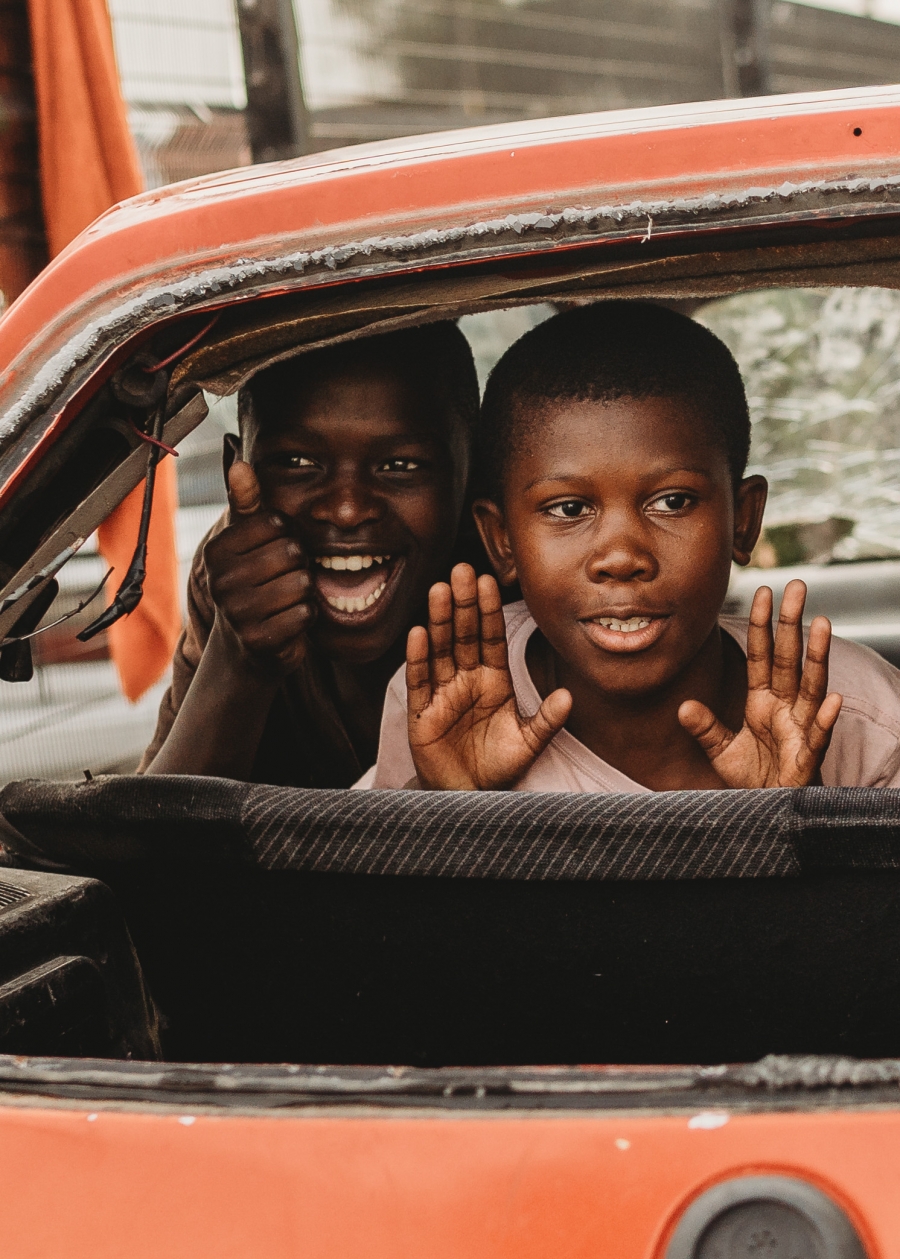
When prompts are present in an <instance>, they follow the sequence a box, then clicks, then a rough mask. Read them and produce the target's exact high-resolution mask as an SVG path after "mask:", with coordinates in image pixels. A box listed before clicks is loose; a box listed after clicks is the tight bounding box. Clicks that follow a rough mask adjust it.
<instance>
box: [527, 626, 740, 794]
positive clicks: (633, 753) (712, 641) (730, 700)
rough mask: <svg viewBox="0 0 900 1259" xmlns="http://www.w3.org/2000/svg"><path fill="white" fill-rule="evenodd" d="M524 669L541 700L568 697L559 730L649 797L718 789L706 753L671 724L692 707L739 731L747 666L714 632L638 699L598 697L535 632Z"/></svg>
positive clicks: (731, 642) (731, 643) (735, 649)
mask: <svg viewBox="0 0 900 1259" xmlns="http://www.w3.org/2000/svg"><path fill="white" fill-rule="evenodd" d="M526 662H527V665H528V671H529V673H530V674H531V676H532V679H533V681H534V683H535V685H536V687H537V689H538V691H539V692H540V694H541V697H542V698H545V697H546V696H547V695H549V694H550V692H551V691H553V690H554V689H555V688H556V687H558V686H564V687H566V689H567V690H568V691H570V692H571V695H572V700H573V703H572V712H571V714H570V716H569V720H568V721H567V722H566V729H567V730H568V731H569V733H570V734H572V735H574V736H575V738H576V739H578V740H579V742H581V743H583V744H584V745H585V747H587V748H589V749H590V750H591V751H592V752H593V753H594V754H595V755H596V756H599V757H600V758H601V760H604V761H606V763H607V764H608V765H611V766H612V767H613V768H614V769H617V770H618V771H619V772H620V773H622V774H625V775H626V776H627V777H628V778H631V779H633V780H634V781H635V782H637V783H640V784H641V785H642V786H644V787H649V788H650V789H651V790H652V791H675V790H682V789H687V788H714V787H722V786H724V784H723V783H722V781H721V779H720V778H719V776H718V775H717V774H716V772H715V771H714V770H713V768H712V766H711V765H710V763H709V760H708V759H707V756H706V753H705V752H704V751H703V749H702V748H701V747H700V745H699V744H698V743H697V742H696V740H695V739H694V738H692V736H691V735H689V734H688V733H687V731H685V730H684V729H683V727H682V726H681V724H680V723H679V721H678V709H679V706H680V705H681V704H682V703H684V701H685V700H688V699H695V700H699V701H700V702H701V703H703V704H706V705H707V706H708V707H709V708H711V709H712V711H713V712H714V713H715V714H716V716H717V717H719V718H720V719H721V720H722V721H724V722H725V724H726V725H727V726H728V727H729V728H730V729H732V730H739V729H740V727H741V724H742V721H743V711H744V705H745V702H746V692H747V667H746V659H745V658H744V655H743V653H742V651H741V649H740V647H739V646H738V645H737V643H736V642H735V641H734V639H732V638H731V636H730V635H729V634H726V633H725V632H724V631H723V630H721V629H720V627H719V626H718V625H716V626H715V628H714V629H713V631H712V633H711V634H710V636H709V638H708V639H707V640H706V642H705V643H704V644H703V647H702V648H701V649H700V651H699V652H698V653H697V655H696V656H695V657H694V659H693V660H692V661H691V663H690V665H689V666H688V667H687V668H686V669H685V670H684V671H683V672H682V673H680V674H679V675H678V676H677V677H676V678H674V679H673V680H672V681H671V682H670V683H669V684H668V686H666V687H665V688H663V689H661V690H659V691H654V692H651V693H649V694H645V695H640V696H621V695H610V694H609V693H607V692H603V691H600V690H599V689H598V688H597V686H596V685H595V684H593V683H592V682H589V681H587V680H586V679H585V678H583V677H582V676H581V675H580V674H578V673H576V672H575V671H574V670H572V669H571V668H570V667H569V666H568V665H567V664H566V662H565V661H564V660H563V659H562V658H561V657H560V656H559V655H557V653H556V652H555V651H554V650H553V648H552V647H551V646H550V644H549V643H548V642H547V640H546V639H545V638H544V636H543V635H542V634H541V633H540V632H539V631H537V632H535V633H534V634H533V635H532V636H531V639H530V641H529V643H528V647H527V650H526Z"/></svg>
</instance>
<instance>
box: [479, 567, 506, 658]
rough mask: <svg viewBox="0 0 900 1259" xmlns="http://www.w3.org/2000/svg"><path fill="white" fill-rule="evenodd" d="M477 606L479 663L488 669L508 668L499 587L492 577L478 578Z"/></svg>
mask: <svg viewBox="0 0 900 1259" xmlns="http://www.w3.org/2000/svg"><path fill="white" fill-rule="evenodd" d="M478 606H479V608H480V610H481V661H482V664H484V665H486V666H487V667H488V668H489V669H499V670H500V671H501V672H504V671H505V670H507V669H508V668H509V657H508V652H507V648H506V620H505V618H504V616H503V603H502V600H501V599H500V587H499V586H498V585H497V583H496V581H495V580H494V578H493V577H490V576H488V575H487V574H485V575H484V576H482V577H479V578H478Z"/></svg>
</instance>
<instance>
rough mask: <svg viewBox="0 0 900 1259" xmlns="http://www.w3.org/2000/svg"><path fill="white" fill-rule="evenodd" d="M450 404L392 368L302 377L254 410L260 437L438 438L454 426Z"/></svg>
mask: <svg viewBox="0 0 900 1259" xmlns="http://www.w3.org/2000/svg"><path fill="white" fill-rule="evenodd" d="M453 419H454V416H453V413H452V409H451V407H450V406H449V405H448V404H447V401H446V400H445V399H443V398H441V397H440V396H439V395H438V393H437V391H436V389H434V388H433V387H432V386H430V385H429V384H428V383H427V382H426V381H425V380H424V379H422V378H421V377H417V376H416V375H414V374H412V373H405V372H403V371H401V370H399V369H397V368H391V367H389V366H387V367H384V368H378V367H377V366H374V365H372V366H368V367H366V368H359V367H356V368H347V369H336V370H334V371H330V372H328V373H316V374H315V375H313V376H312V377H311V378H309V379H306V380H304V379H303V378H302V377H299V376H298V377H297V378H295V379H293V380H291V381H290V382H285V386H284V387H283V388H282V389H280V390H279V391H278V392H277V394H276V393H272V394H269V396H268V397H266V399H265V405H264V406H262V407H260V406H259V405H258V404H257V405H255V406H254V408H253V421H252V426H253V428H254V429H255V430H256V435H258V436H267V435H268V434H270V433H271V434H272V435H274V434H276V433H277V434H278V435H280V436H283V435H286V434H289V433H299V432H307V433H309V432H313V431H314V432H316V433H317V434H320V435H321V436H323V437H324V438H326V439H327V437H328V435H329V434H330V433H334V434H337V433H338V432H340V431H342V430H343V431H346V430H349V429H356V430H357V431H359V432H360V433H362V431H363V430H365V431H366V433H367V435H368V434H369V433H371V435H373V436H377V435H378V434H381V435H383V436H385V437H390V436H393V437H398V436H403V435H410V436H413V435H414V436H417V437H432V438H434V437H438V436H443V435H445V434H446V432H447V430H448V428H450V427H452V426H453Z"/></svg>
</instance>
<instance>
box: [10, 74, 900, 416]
mask: <svg viewBox="0 0 900 1259" xmlns="http://www.w3.org/2000/svg"><path fill="white" fill-rule="evenodd" d="M898 122H900V87H879V88H867V89H859V90H855V91H836V92H821V93H803V94H799V95H792V96H782V97H771V98H764V99H758V100H753V101H752V102H747V101H743V100H721V101H713V102H710V103H706V104H699V105H697V104H694V105H690V104H689V105H674V106H665V107H662V108H652V109H639V110H620V111H612V112H608V113H598V114H586V115H581V116H576V117H569V118H553V119H541V120H538V121H529V122H519V123H511V124H506V125H502V126H490V127H477V128H472V129H469V130H465V131H454V132H443V133H439V134H436V135H431V136H415V137H411V138H408V139H401V140H394V141H389V142H383V143H378V144H368V145H360V146H357V147H354V148H348V149H343V150H338V151H335V152H330V153H321V154H316V155H313V156H310V157H305V158H300V159H297V160H295V161H290V162H279V163H272V164H269V165H265V166H257V167H251V168H246V169H241V170H237V171H232V172H227V173H224V174H219V175H213V176H208V177H206V178H202V179H197V180H192V181H188V182H185V183H181V184H176V185H173V186H171V187H168V188H162V189H157V190H154V191H152V192H149V193H145V194H143V195H141V196H139V197H136V198H133V199H131V200H130V201H127V202H124V203H122V204H121V205H119V206H116V207H114V208H113V209H111V210H110V211H108V212H107V213H106V214H104V215H103V216H101V217H100V218H99V219H98V220H97V221H96V222H95V223H94V224H92V225H91V226H90V227H88V228H87V229H86V230H85V231H84V232H83V233H81V235H80V236H79V237H78V238H77V239H76V240H75V241H73V242H72V243H71V244H70V245H69V246H68V247H67V248H66V249H65V250H64V251H63V252H62V253H61V254H60V255H59V256H58V257H57V258H56V259H54V261H53V262H52V263H51V264H50V266H49V267H47V268H46V269H45V271H44V272H43V273H42V274H41V275H40V276H39V277H38V278H37V279H36V280H35V281H34V283H33V284H32V285H31V286H30V287H29V288H28V290H27V291H26V292H25V293H24V294H23V295H22V296H21V297H20V298H19V299H18V300H17V301H16V302H15V303H14V304H13V305H12V307H11V308H10V310H9V311H8V312H7V314H6V315H5V317H4V318H3V319H2V321H0V362H2V363H4V364H5V369H4V371H3V373H2V375H0V416H2V417H3V418H2V419H0V439H2V436H3V433H4V431H6V429H7V427H8V421H7V419H6V413H7V412H8V411H9V409H10V407H11V406H12V405H13V404H14V400H15V399H16V398H17V396H21V393H22V391H23V379H24V378H29V379H30V380H32V381H33V380H34V378H35V375H36V374H37V373H39V372H40V371H41V369H42V368H43V367H44V365H45V364H46V362H47V361H48V359H49V358H52V356H53V354H54V353H55V352H58V350H59V349H60V346H61V344H62V343H64V342H65V341H67V340H68V341H71V340H72V339H73V337H77V336H78V335H79V333H82V334H83V332H84V329H85V328H86V327H87V326H89V325H90V324H91V323H92V322H95V321H96V320H97V319H98V318H101V317H103V316H106V315H108V314H109V312H110V311H111V310H112V309H115V308H119V309H122V308H124V307H125V306H126V305H127V303H128V301H129V300H130V299H131V300H134V299H136V298H137V297H138V296H139V295H140V294H144V295H146V294H147V292H148V290H152V288H153V287H154V285H155V284H156V283H157V282H158V281H159V280H160V279H162V278H165V279H167V280H172V279H174V278H177V277H182V278H184V279H185V280H188V279H192V280H193V281H194V284H195V287H196V282H197V280H198V278H199V277H202V276H204V275H205V276H206V279H207V291H206V293H205V294H204V296H205V297H206V300H207V304H209V303H212V302H214V301H215V299H216V297H217V296H219V297H221V296H223V295H225V292H226V290H222V289H220V290H219V291H218V292H217V281H216V276H215V272H216V270H217V268H218V267H219V265H220V264H221V263H222V262H223V261H226V260H227V261H228V262H229V263H240V262H243V263H244V264H245V270H248V269H249V270H252V269H253V267H254V265H255V264H259V263H261V262H263V261H264V260H266V259H272V260H275V259H277V258H281V259H287V258H289V257H293V261H294V264H295V268H296V269H291V268H290V267H288V268H287V271H286V274H285V276H283V281H282V282H283V285H284V283H285V281H286V282H288V283H290V282H291V281H296V280H298V279H300V278H301V275H302V274H303V273H304V272H307V271H309V270H311V269H313V268H311V267H310V266H309V265H306V266H304V262H306V261H307V258H309V256H311V255H315V254H316V253H317V252H318V253H320V254H321V259H320V261H321V262H322V263H323V265H324V266H325V267H326V268H330V269H331V270H332V271H333V272H334V273H335V274H339V273H340V272H341V271H342V270H346V269H347V267H346V264H347V263H348V262H350V261H352V257H351V255H352V254H353V250H351V249H350V247H351V246H352V245H353V244H354V243H355V245H356V250H357V252H360V253H362V254H363V255H364V254H365V253H366V250H367V249H368V251H369V252H370V253H371V252H372V244H373V242H376V241H377V242H380V243H383V242H384V238H385V237H387V238H393V239H394V241H395V244H396V248H395V254H396V265H397V267H401V266H402V265H403V263H404V259H403V257H402V253H403V251H402V249H401V248H400V247H399V245H400V241H401V239H403V238H405V239H406V240H415V239H416V238H418V239H419V242H420V244H422V243H423V242H422V238H423V237H426V238H427V237H428V235H429V234H434V233H438V234H440V233H443V232H447V231H448V230H452V229H457V230H459V229H463V228H465V227H467V226H468V227H471V228H477V227H480V228H481V229H482V231H481V236H482V237H483V238H489V237H491V235H493V236H495V237H498V238H499V237H502V236H503V234H504V233H503V232H502V231H500V230H499V228H498V230H496V231H495V232H494V233H493V234H492V233H491V232H490V231H488V230H486V229H487V228H488V227H489V226H490V225H491V224H494V225H495V226H497V225H499V223H500V222H501V221H503V220H510V230H511V231H512V232H513V233H515V232H516V230H517V228H518V230H519V232H520V233H521V231H522V230H523V229H524V228H527V227H529V226H530V227H533V228H534V227H538V228H539V227H540V225H539V224H535V223H531V224H528V223H524V222H523V223H516V222H515V220H516V219H522V218H527V216H529V215H533V214H537V215H538V216H539V217H540V216H543V215H546V214H547V212H548V211H549V212H551V213H557V214H558V213H563V212H564V211H565V210H566V209H572V208H579V207H581V208H584V207H597V206H604V205H608V206H618V207H623V206H633V207H637V206H639V205H643V206H645V207H646V208H647V210H648V211H652V208H653V207H654V206H663V205H665V204H666V203H676V202H679V201H680V202H684V201H686V200H695V199H698V198H700V199H702V198H704V197H708V196H710V195H718V196H723V195H728V194H731V195H738V194H741V193H746V192H748V191H752V190H756V191H760V190H762V189H766V190H772V189H778V188H784V187H785V186H787V185H808V184H810V183H821V182H823V181H824V182H833V181H838V180H846V179H872V178H873V177H874V178H884V177H888V178H890V177H891V176H893V175H897V174H900V155H898V151H897V139H896V137H897V127H898ZM857 132H859V133H860V134H856V133H857ZM435 243H437V242H435ZM484 243H487V242H486V241H485V242H484ZM493 243H494V244H495V245H497V246H498V247H499V248H500V250H502V248H503V243H504V242H503V241H502V240H501V239H498V240H496V241H494V242H493ZM549 243H550V244H551V246H552V244H553V242H552V241H551V242H549ZM329 250H331V251H338V252H337V253H336V254H333V255H332V256H329V255H328V251H329ZM341 251H343V254H344V256H343V257H342V256H341ZM300 255H305V256H307V257H306V258H301V257H300ZM310 261H312V259H310ZM427 261H428V260H427V258H423V257H418V258H417V259H416V263H417V265H419V266H421V265H422V263H423V262H426V263H427ZM232 287H233V285H232ZM165 313H166V312H165V310H164V309H163V308H161V309H160V310H159V312H158V314H159V315H162V314H165Z"/></svg>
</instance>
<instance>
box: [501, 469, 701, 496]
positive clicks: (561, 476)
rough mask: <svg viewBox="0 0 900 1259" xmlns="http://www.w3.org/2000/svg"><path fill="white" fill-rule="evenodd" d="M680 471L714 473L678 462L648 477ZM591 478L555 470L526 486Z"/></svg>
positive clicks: (529, 488)
mask: <svg viewBox="0 0 900 1259" xmlns="http://www.w3.org/2000/svg"><path fill="white" fill-rule="evenodd" d="M680 472H690V473H691V474H692V475H693V476H702V477H703V478H704V479H705V480H707V481H711V480H712V479H713V477H712V474H711V473H710V471H709V469H708V468H692V467H690V466H689V465H687V464H683V463H682V464H676V465H674V466H672V467H670V468H651V469H650V470H649V471H648V472H647V474H646V475H647V477H648V478H650V477H652V478H653V480H658V479H659V478H660V477H669V476H676V475H677V474H678V473H680ZM590 479H591V473H590V472H584V471H579V472H575V471H572V472H555V473H553V475H552V476H541V477H535V479H534V480H533V481H529V482H528V484H527V485H526V486H525V489H526V490H533V489H534V487H535V486H536V485H547V484H551V483H552V482H554V481H588V480H590Z"/></svg>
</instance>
